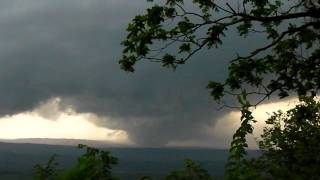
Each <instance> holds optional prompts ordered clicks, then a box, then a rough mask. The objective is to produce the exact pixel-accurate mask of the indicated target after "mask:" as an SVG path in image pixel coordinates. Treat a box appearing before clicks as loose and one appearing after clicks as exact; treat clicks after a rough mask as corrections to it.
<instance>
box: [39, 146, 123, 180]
mask: <svg viewBox="0 0 320 180" xmlns="http://www.w3.org/2000/svg"><path fill="white" fill-rule="evenodd" d="M78 147H79V148H80V149H83V148H84V149H85V150H86V152H85V153H84V154H83V155H82V156H80V157H79V158H78V161H77V163H76V165H75V166H74V167H73V168H71V169H69V170H66V171H65V172H62V173H61V174H58V173H57V172H56V171H55V164H56V162H55V160H54V156H52V157H51V159H50V160H49V161H48V163H47V165H45V166H41V165H36V166H35V167H34V169H35V171H34V172H35V177H36V179H39V180H51V179H57V180H100V179H101V180H102V179H103V180H116V179H117V178H115V177H114V176H113V175H112V172H111V169H112V166H113V165H115V164H117V158H115V157H113V156H111V155H110V153H109V152H106V151H102V150H99V149H95V148H91V147H88V146H86V145H81V144H79V146H78Z"/></svg>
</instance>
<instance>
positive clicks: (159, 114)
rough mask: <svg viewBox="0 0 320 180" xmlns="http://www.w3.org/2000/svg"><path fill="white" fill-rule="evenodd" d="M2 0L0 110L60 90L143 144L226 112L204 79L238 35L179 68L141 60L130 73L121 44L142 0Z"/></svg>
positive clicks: (198, 127) (176, 135)
mask: <svg viewBox="0 0 320 180" xmlns="http://www.w3.org/2000/svg"><path fill="white" fill-rule="evenodd" d="M0 7H1V8H0V27H1V28H0V34H1V35H0V63H1V66H0V113H1V115H5V114H14V113H17V112H21V111H27V110H31V109H32V108H34V107H35V106H37V105H38V104H39V103H41V102H43V101H46V100H47V99H48V98H51V97H56V96H59V97H61V98H62V103H63V104H64V105H65V106H68V105H72V106H73V107H74V108H75V109H76V110H77V111H78V112H93V113H95V114H97V115H99V116H107V117H111V119H112V120H111V122H104V121H101V122H95V123H97V124H98V125H102V126H111V127H112V128H118V129H124V130H126V131H128V133H129V135H130V137H131V138H132V139H133V140H134V141H135V142H137V143H139V144H142V145H163V144H166V143H167V142H169V141H171V140H175V141H178V140H188V139H197V138H199V139H201V138H204V139H208V137H207V134H206V133H204V132H202V127H203V126H205V125H207V124H209V123H211V121H212V120H213V119H214V118H217V117H218V116H219V115H221V114H222V113H223V112H222V111H220V112H217V111H214V107H216V106H214V104H213V102H212V100H211V98H210V97H209V93H208V91H207V90H206V89H205V86H206V84H207V81H208V80H219V79H222V78H223V77H224V76H225V73H226V68H227V67H226V62H227V61H226V60H228V59H229V58H230V57H232V56H233V54H231V53H230V52H233V51H234V50H235V49H236V48H237V46H238V45H237V44H236V43H230V44H231V45H229V46H228V45H227V46H226V51H223V52H221V51H219V52H210V54H209V52H204V53H202V54H201V55H197V56H196V57H195V58H194V59H193V60H192V61H191V62H190V63H188V64H186V65H184V66H183V67H181V68H178V70H177V71H175V72H172V71H170V70H167V69H163V68H161V67H160V65H159V64H152V63H142V64H139V66H138V67H137V72H136V73H133V74H127V73H125V72H122V71H121V70H120V69H119V66H118V62H117V59H118V58H119V57H120V54H121V47H120V45H119V44H120V41H121V39H123V38H124V37H125V32H124V29H125V27H126V23H127V22H129V20H130V18H131V17H132V16H133V15H134V14H136V13H138V12H141V11H142V10H143V9H144V8H145V7H146V3H145V1H132V0H130V1H129V0H109V1H108V0H105V1H102V0H90V1H87V0H68V1H65V0H55V1H52V0H42V1H37V0H28V1H25V0H6V1H1V2H0ZM227 41H229V42H232V41H233V40H232V39H230V38H229V40H227ZM218 140H219V139H212V141H213V142H212V143H213V144H214V141H218Z"/></svg>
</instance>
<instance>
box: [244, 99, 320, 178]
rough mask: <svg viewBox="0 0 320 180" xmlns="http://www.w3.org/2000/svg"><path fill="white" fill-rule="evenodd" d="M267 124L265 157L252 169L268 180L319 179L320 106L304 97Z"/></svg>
mask: <svg viewBox="0 0 320 180" xmlns="http://www.w3.org/2000/svg"><path fill="white" fill-rule="evenodd" d="M267 124H268V125H269V126H268V127H266V128H265V129H264V133H263V135H262V136H261V138H262V139H261V140H260V141H259V147H260V149H261V150H262V152H263V154H262V156H261V157H260V158H258V159H255V160H253V161H251V162H250V163H251V166H253V167H255V168H256V169H257V172H259V173H260V174H261V175H263V176H262V177H264V178H265V179H320V171H319V169H320V102H317V101H315V100H314V99H312V98H310V97H303V98H301V103H300V104H299V105H297V106H296V107H295V108H293V109H291V110H289V111H287V112H281V111H279V112H277V113H274V114H273V115H272V116H271V117H270V118H269V119H268V120H267Z"/></svg>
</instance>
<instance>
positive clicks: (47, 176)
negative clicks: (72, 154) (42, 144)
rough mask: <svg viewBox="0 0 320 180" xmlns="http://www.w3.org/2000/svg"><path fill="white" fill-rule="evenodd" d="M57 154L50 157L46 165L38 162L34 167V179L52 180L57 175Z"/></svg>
mask: <svg viewBox="0 0 320 180" xmlns="http://www.w3.org/2000/svg"><path fill="white" fill-rule="evenodd" d="M55 157H56V155H53V156H51V157H50V159H49V161H48V162H47V164H45V165H40V164H36V165H35V166H34V168H33V170H34V179H36V180H51V179H55V178H56V177H57V171H56V167H57V166H58V163H57V162H56V161H55Z"/></svg>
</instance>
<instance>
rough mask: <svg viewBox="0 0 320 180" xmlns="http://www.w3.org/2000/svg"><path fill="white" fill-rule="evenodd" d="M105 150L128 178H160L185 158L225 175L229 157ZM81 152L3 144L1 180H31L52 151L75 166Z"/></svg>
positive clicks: (210, 151)
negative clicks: (145, 176) (33, 173)
mask: <svg viewBox="0 0 320 180" xmlns="http://www.w3.org/2000/svg"><path fill="white" fill-rule="evenodd" d="M58 142H61V141H58ZM83 143H84V142H83ZM84 144H85V143H84ZM104 149H106V150H108V151H111V152H112V155H114V156H116V157H118V158H119V164H118V165H117V166H116V167H115V168H114V172H115V174H116V175H117V176H118V177H121V179H125V180H131V179H137V178H138V177H140V176H142V175H150V176H152V177H154V179H161V177H163V176H164V175H166V174H167V173H168V172H170V171H172V170H176V169H179V168H181V167H182V165H183V160H184V159H186V158H190V159H193V160H195V161H197V162H199V163H201V164H202V165H203V166H204V167H205V168H206V169H208V170H209V172H210V173H211V174H212V175H214V176H216V177H222V175H223V171H224V164H225V162H226V160H227V157H228V151H227V150H215V149H184V148H179V149H177V148H119V147H109V148H104ZM81 153H82V152H81V151H80V150H79V149H77V148H76V147H75V146H63V145H41V144H25V143H0V179H1V180H2V179H9V180H11V179H24V180H25V179H26V180H27V179H31V177H32V176H31V175H32V167H33V166H34V165H35V164H37V163H45V162H47V160H48V159H49V157H50V156H51V155H52V154H56V155H57V161H58V162H59V164H60V165H59V168H61V169H64V168H67V167H70V166H72V164H74V162H75V161H76V159H77V157H78V156H79V155H80V154H81ZM250 154H251V155H256V154H257V151H250Z"/></svg>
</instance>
